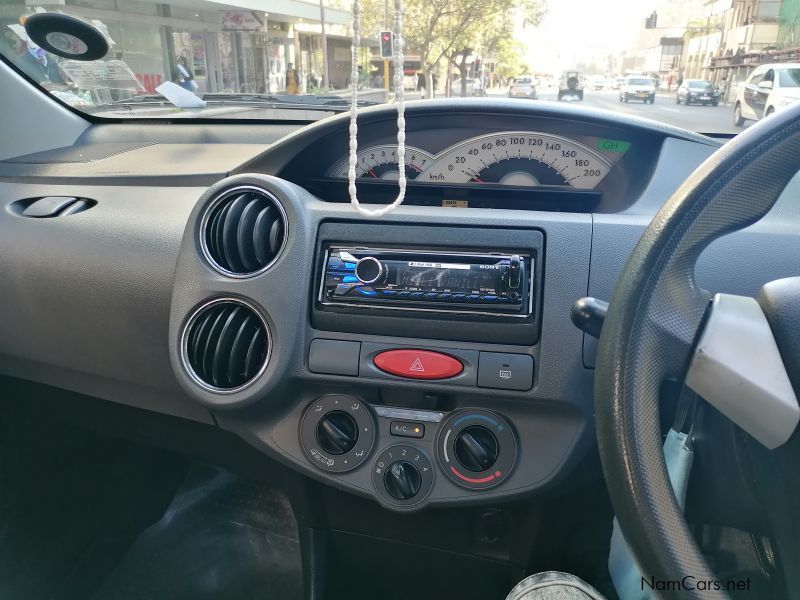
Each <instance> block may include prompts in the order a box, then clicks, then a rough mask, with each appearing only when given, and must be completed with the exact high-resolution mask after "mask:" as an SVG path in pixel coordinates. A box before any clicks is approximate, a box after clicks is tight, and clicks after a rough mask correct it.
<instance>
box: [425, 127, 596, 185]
mask: <svg viewBox="0 0 800 600" xmlns="http://www.w3.org/2000/svg"><path fill="white" fill-rule="evenodd" d="M610 169H611V165H610V164H609V163H608V161H606V159H605V158H603V157H602V156H600V155H599V154H597V153H596V152H594V151H593V150H590V149H589V148H587V147H586V146H583V145H581V144H578V143H577V142H573V141H571V140H568V139H565V138H562V137H559V136H554V135H549V134H544V133H532V132H514V131H511V132H503V133H494V134H491V135H484V136H480V137H476V138H473V139H471V140H467V141H465V142H462V143H461V144H458V145H457V146H454V147H452V148H450V149H449V150H447V151H446V152H445V153H444V154H442V155H440V156H437V157H436V160H435V161H434V162H433V164H432V165H431V166H430V167H429V168H428V169H426V170H424V171H423V172H422V173H421V174H420V175H419V177H418V178H417V179H418V181H426V182H445V183H498V184H501V185H519V186H526V187H531V186H539V185H556V186H570V187H573V188H577V189H594V188H595V187H596V186H597V184H599V183H600V182H601V181H602V180H603V178H604V177H605V176H606V175H607V174H608V171H609V170H610Z"/></svg>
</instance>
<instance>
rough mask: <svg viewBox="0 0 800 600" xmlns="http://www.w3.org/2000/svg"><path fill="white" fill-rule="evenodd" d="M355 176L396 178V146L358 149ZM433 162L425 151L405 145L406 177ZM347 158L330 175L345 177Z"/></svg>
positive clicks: (415, 175)
mask: <svg viewBox="0 0 800 600" xmlns="http://www.w3.org/2000/svg"><path fill="white" fill-rule="evenodd" d="M356 157H357V159H358V160H357V161H356V177H363V178H366V179H394V180H396V179H398V178H399V177H400V170H399V168H398V167H399V165H398V164H397V146H396V145H386V146H372V147H371V148H365V149H364V150H361V151H359V153H358V154H357V155H356ZM431 163H433V157H432V156H431V155H430V154H428V153H427V152H425V151H423V150H420V149H419V148H414V147H413V146H406V178H408V179H416V177H417V176H418V175H419V174H420V173H421V172H422V171H423V170H424V169H426V168H427V167H428V166H429V165H430V164H431ZM347 168H348V161H347V159H345V160H343V161H341V162H340V163H338V164H337V165H336V166H335V167H334V168H333V169H331V171H330V173H329V176H330V177H341V178H346V177H347Z"/></svg>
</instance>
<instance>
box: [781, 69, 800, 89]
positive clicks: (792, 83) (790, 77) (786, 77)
mask: <svg viewBox="0 0 800 600" xmlns="http://www.w3.org/2000/svg"><path fill="white" fill-rule="evenodd" d="M778 76H779V77H780V84H781V87H800V67H799V68H797V69H782V70H780V71H778Z"/></svg>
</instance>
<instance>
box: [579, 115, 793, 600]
mask: <svg viewBox="0 0 800 600" xmlns="http://www.w3.org/2000/svg"><path fill="white" fill-rule="evenodd" d="M798 157H800V105H798V106H795V107H792V108H789V109H787V110H786V111H783V112H781V113H778V114H776V115H772V116H770V117H769V118H767V119H764V120H762V121H761V122H759V123H757V124H755V125H753V126H752V127H750V128H749V129H747V130H746V131H744V132H743V133H741V134H739V135H738V136H736V138H734V139H733V140H732V141H730V142H728V143H727V144H725V146H723V147H722V148H721V149H719V150H718V151H717V152H716V153H714V154H713V155H712V156H711V157H710V158H709V159H708V160H706V161H705V162H704V163H703V164H702V165H701V166H700V167H699V168H698V169H697V171H695V172H694V173H693V174H692V175H691V176H690V177H689V179H688V180H687V181H686V182H685V183H683V185H681V187H680V188H679V189H678V190H677V191H676V192H675V194H674V195H673V196H672V198H671V199H670V200H669V201H668V202H667V203H666V204H665V205H664V207H663V208H662V209H661V210H660V211H659V212H658V214H657V215H656V216H655V218H654V219H653V221H652V222H651V223H650V225H649V226H648V227H647V229H646V230H645V231H644V234H643V235H642V237H641V239H640V241H639V243H638V245H637V246H636V248H635V249H634V251H633V254H632V255H631V257H630V259H629V260H628V263H627V265H626V267H625V269H624V271H623V273H622V276H621V277H620V279H619V282H618V284H617V287H616V289H615V292H614V295H613V298H612V299H611V302H610V306H609V311H608V314H607V315H606V319H605V323H604V325H603V329H602V335H601V337H600V343H599V347H598V361H597V367H596V371H595V373H596V377H595V414H596V425H597V438H598V445H599V449H600V456H601V459H602V464H603V471H604V474H605V478H606V482H607V486H608V489H609V494H610V496H611V500H612V503H613V506H614V509H615V511H616V515H617V518H618V520H619V523H620V526H621V528H622V531H623V533H624V535H625V538H626V541H627V542H628V544H629V545H630V547H631V549H632V551H633V553H634V556H635V557H636V559H637V562H638V564H639V567H640V569H641V571H642V574H643V575H645V576H647V577H649V576H653V577H655V578H656V579H662V580H669V581H675V580H681V579H683V578H684V577H686V576H687V575H690V576H692V577H694V578H695V579H696V580H710V581H715V580H717V581H718V579H717V578H716V577H715V575H714V573H713V571H712V569H711V568H710V567H709V565H708V563H707V562H706V560H705V558H704V557H703V554H702V553H701V551H700V548H699V546H698V544H697V542H696V541H695V539H694V537H693V535H692V532H691V530H690V528H689V526H688V525H687V523H686V521H685V519H684V517H683V514H682V511H681V509H680V507H679V505H678V503H677V501H676V498H675V494H674V493H673V490H672V487H671V484H670V481H669V478H668V475H667V470H666V466H665V462H664V455H663V451H662V440H663V438H662V432H661V429H660V422H659V388H660V386H661V384H662V382H664V381H665V380H666V379H676V380H678V381H686V384H687V385H688V386H689V387H690V388H692V389H694V390H695V391H696V392H697V393H698V395H700V396H701V397H702V398H703V399H705V400H706V401H708V402H710V403H711V404H713V405H714V406H715V407H716V408H717V409H719V410H720V412H722V413H723V414H724V415H725V416H726V417H728V418H730V419H731V420H732V421H733V422H734V423H735V424H736V425H737V426H739V427H740V428H742V429H744V430H745V431H746V432H747V433H748V434H750V435H751V436H753V437H755V438H756V439H757V440H758V441H760V442H761V443H762V444H763V445H765V446H766V447H767V448H770V449H772V448H776V447H778V446H781V445H783V444H784V443H785V442H786V441H787V440H789V439H791V442H792V445H793V446H796V442H797V441H798V437H800V433H794V432H795V428H796V426H797V423H798V419H800V411H799V410H798V405H797V396H798V395H800V277H797V278H790V279H784V280H778V281H775V282H771V283H769V284H767V285H766V286H764V288H762V290H761V293H760V295H759V297H758V299H754V298H749V297H741V296H727V295H719V294H718V295H716V296H715V295H712V294H711V293H710V292H708V291H705V290H702V289H700V288H699V287H698V285H697V282H696V279H695V264H696V261H697V259H698V257H699V256H700V254H701V253H702V251H703V250H704V249H705V248H706V247H707V246H708V245H709V244H710V243H711V242H712V241H714V240H715V239H717V238H719V237H721V236H723V235H725V234H727V233H731V232H733V231H737V230H739V229H742V228H744V227H746V226H748V225H751V224H753V223H755V222H756V221H757V220H759V219H760V218H761V217H763V216H764V215H765V214H766V213H767V212H768V211H769V210H770V208H772V206H773V205H774V204H775V202H776V201H777V199H778V197H779V196H780V195H781V193H782V191H783V190H784V188H785V187H786V185H787V183H788V182H789V181H790V180H791V179H792V178H793V177H794V176H795V175H796V174H797V172H798V167H800V158H798ZM731 264H732V268H735V264H736V260H735V258H734V259H733V260H732V261H731ZM797 265H798V274H800V257H798V260H797ZM748 363H749V364H748ZM795 464H797V463H795ZM795 501H796V498H795ZM786 570H791V567H789V568H788V569H786ZM790 589H791V588H790ZM673 593H674V594H675V595H679V596H680V597H682V598H701V597H702V598H725V597H726V594H725V591H724V590H720V591H705V590H699V589H698V590H686V589H683V590H680V591H675V592H673Z"/></svg>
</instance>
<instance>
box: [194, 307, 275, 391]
mask: <svg viewBox="0 0 800 600" xmlns="http://www.w3.org/2000/svg"><path fill="white" fill-rule="evenodd" d="M184 340H185V341H184V345H183V353H184V362H185V364H186V367H187V369H188V370H189V371H190V373H191V374H192V375H193V376H194V378H195V379H196V380H197V381H198V382H199V383H201V384H202V385H203V386H204V387H207V388H210V389H211V390H212V391H218V392H230V391H234V390H238V389H240V388H242V387H244V386H246V385H247V384H249V383H250V382H251V381H253V380H254V379H255V378H256V377H257V376H258V374H259V373H261V371H263V369H264V368H265V367H266V363H267V359H268V356H269V333H268V331H267V326H266V323H265V322H264V320H263V319H262V318H261V317H260V316H259V315H258V313H257V312H256V311H255V310H254V309H253V308H252V307H250V306H249V305H247V304H245V303H244V302H242V301H239V300H233V299H226V300H217V301H214V302H213V303H210V304H207V305H206V306H204V307H202V308H200V309H199V310H198V311H197V312H196V313H195V314H194V316H193V317H192V318H191V319H190V320H189V325H188V326H187V329H186V331H185V332H184Z"/></svg>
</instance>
